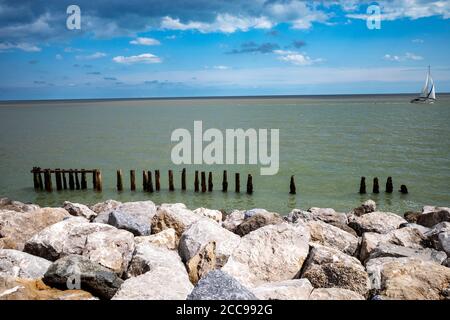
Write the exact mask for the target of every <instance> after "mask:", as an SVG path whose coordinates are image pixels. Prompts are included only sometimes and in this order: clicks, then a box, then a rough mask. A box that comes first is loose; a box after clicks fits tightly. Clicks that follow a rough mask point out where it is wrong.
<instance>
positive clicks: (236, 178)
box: [234, 172, 241, 193]
mask: <svg viewBox="0 0 450 320" xmlns="http://www.w3.org/2000/svg"><path fill="white" fill-rule="evenodd" d="M234 190H235V191H236V192H238V193H239V192H241V178H240V177H239V173H237V172H236V174H235V175H234Z"/></svg>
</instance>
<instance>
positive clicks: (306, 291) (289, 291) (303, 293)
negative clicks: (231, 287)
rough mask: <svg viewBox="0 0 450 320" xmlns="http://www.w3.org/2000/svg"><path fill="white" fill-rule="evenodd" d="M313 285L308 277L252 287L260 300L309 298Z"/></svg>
mask: <svg viewBox="0 0 450 320" xmlns="http://www.w3.org/2000/svg"><path fill="white" fill-rule="evenodd" d="M312 290H313V286H312V285H311V283H310V282H309V280H308V279H292V280H285V281H279V282H270V283H266V284H263V285H260V286H259V287H256V288H254V289H252V292H253V293H254V294H255V296H256V297H257V298H258V299H260V300H308V299H309V296H310V294H311V292H312Z"/></svg>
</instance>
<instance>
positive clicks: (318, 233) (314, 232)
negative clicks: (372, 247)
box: [306, 220, 358, 256]
mask: <svg viewBox="0 0 450 320" xmlns="http://www.w3.org/2000/svg"><path fill="white" fill-rule="evenodd" d="M306 224H307V225H308V227H309V230H310V233H311V241H313V242H317V243H319V244H322V245H324V246H328V247H332V248H335V249H337V250H340V251H342V252H344V253H346V254H349V255H351V256H353V255H355V254H356V251H357V249H358V238H357V237H355V236H354V235H352V234H350V233H348V232H346V231H344V230H342V229H340V228H337V227H335V226H333V225H331V224H327V223H325V222H322V221H320V220H317V221H314V220H313V221H308V222H307V223H306Z"/></svg>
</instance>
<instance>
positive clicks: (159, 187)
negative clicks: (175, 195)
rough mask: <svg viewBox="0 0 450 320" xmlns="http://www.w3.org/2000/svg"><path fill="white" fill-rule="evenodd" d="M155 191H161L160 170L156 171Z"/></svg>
mask: <svg viewBox="0 0 450 320" xmlns="http://www.w3.org/2000/svg"><path fill="white" fill-rule="evenodd" d="M155 189H156V191H159V190H161V183H160V174H159V170H155Z"/></svg>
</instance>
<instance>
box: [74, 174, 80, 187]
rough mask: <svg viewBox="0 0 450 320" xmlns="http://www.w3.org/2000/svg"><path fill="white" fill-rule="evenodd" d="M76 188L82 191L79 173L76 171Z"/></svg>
mask: <svg viewBox="0 0 450 320" xmlns="http://www.w3.org/2000/svg"><path fill="white" fill-rule="evenodd" d="M74 173H75V187H76V189H77V190H80V188H81V186H80V179H79V178H78V172H77V171H75V172H74Z"/></svg>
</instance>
